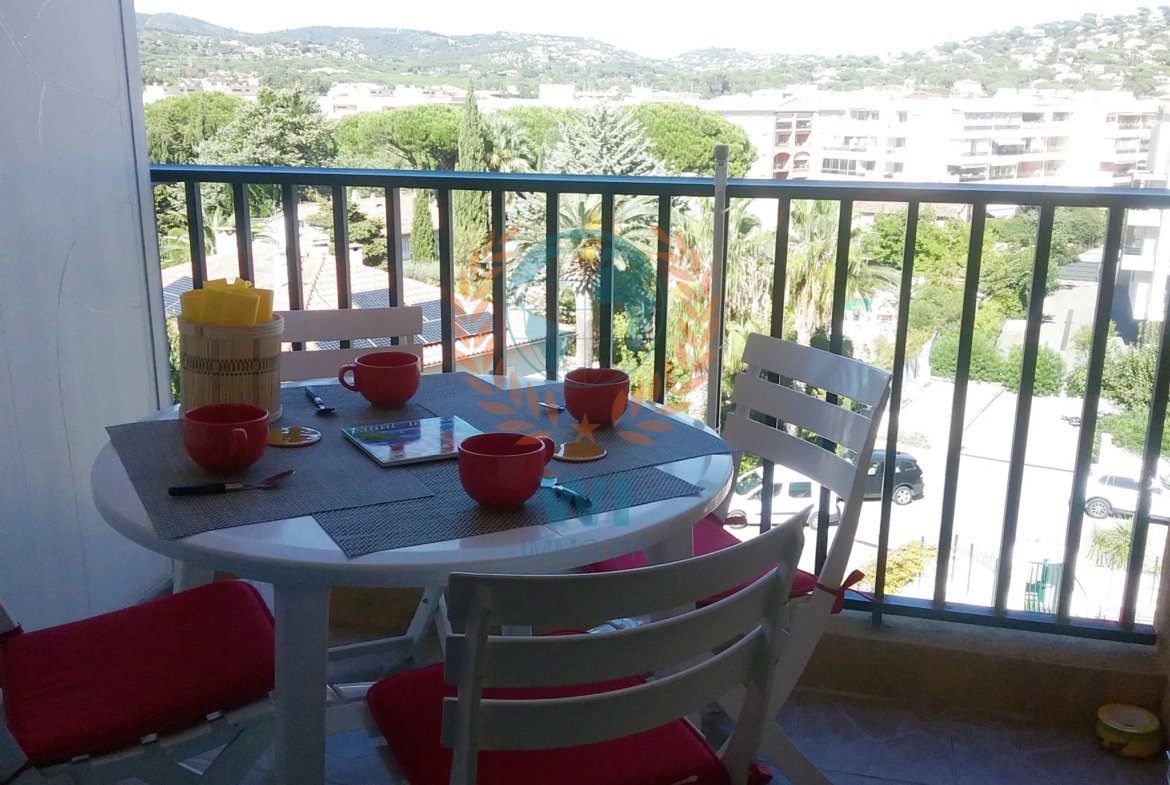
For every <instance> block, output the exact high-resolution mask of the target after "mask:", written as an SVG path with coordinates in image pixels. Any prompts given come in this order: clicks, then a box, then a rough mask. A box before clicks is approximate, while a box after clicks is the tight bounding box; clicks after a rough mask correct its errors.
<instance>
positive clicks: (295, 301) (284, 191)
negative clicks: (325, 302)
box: [280, 183, 305, 352]
mask: <svg viewBox="0 0 1170 785" xmlns="http://www.w3.org/2000/svg"><path fill="white" fill-rule="evenodd" d="M280 201H281V203H282V204H283V205H284V262H285V267H286V270H287V273H288V309H289V310H290V311H299V310H301V309H302V308H304V307H305V289H304V284H303V282H302V280H301V225H300V221H299V220H298V218H297V187H296V186H295V185H293V184H292V183H285V184H284V185H282V186H281V187H280ZM292 348H293V351H296V352H299V351H301V350H302V349H304V348H305V347H304V344H302V343H301V342H299V341H298V342H296V343H294V344H293V345H292Z"/></svg>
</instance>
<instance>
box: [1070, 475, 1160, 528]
mask: <svg viewBox="0 0 1170 785" xmlns="http://www.w3.org/2000/svg"><path fill="white" fill-rule="evenodd" d="M1134 475H1135V472H1133V471H1116V470H1110V469H1106V468H1101V467H1098V468H1096V469H1094V470H1092V471H1090V472H1089V479H1088V481H1087V483H1086V485H1085V514H1086V515H1088V516H1089V517H1090V518H1098V519H1100V518H1108V517H1110V516H1114V515H1133V514H1134V511H1135V510H1137V503H1138V489H1140V488H1141V482H1140V478H1139V477H1137V476H1134ZM1150 520H1151V521H1155V522H1157V523H1167V522H1170V485H1168V484H1167V483H1166V481H1165V480H1162V479H1158V480H1155V481H1154V484H1153V486H1152V487H1151V488H1150Z"/></svg>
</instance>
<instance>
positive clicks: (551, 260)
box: [544, 191, 561, 381]
mask: <svg viewBox="0 0 1170 785" xmlns="http://www.w3.org/2000/svg"><path fill="white" fill-rule="evenodd" d="M544 198H545V202H544V375H545V376H546V377H547V378H548V379H549V380H550V381H556V379H557V371H558V369H559V368H560V364H561V293H560V283H561V271H560V261H561V252H560V244H561V238H560V234H561V228H560V218H561V213H560V195H559V194H558V193H557V192H556V191H550V192H549V193H547V194H545V197H544Z"/></svg>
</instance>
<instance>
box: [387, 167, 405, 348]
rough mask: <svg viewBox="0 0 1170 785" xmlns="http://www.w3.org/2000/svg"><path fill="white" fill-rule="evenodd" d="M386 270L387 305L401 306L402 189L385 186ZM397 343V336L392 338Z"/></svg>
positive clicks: (402, 291)
mask: <svg viewBox="0 0 1170 785" xmlns="http://www.w3.org/2000/svg"><path fill="white" fill-rule="evenodd" d="M386 272H387V273H388V274H389V281H388V282H387V292H386V294H387V303H386V304H387V305H389V306H390V307H391V308H401V307H402V306H404V305H406V297H405V292H404V289H403V280H402V191H401V190H400V189H398V188H395V187H393V186H389V185H388V186H386ZM393 343H394V344H395V345H396V344H397V343H398V338H397V337H395V338H394V339H393Z"/></svg>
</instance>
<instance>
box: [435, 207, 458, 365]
mask: <svg viewBox="0 0 1170 785" xmlns="http://www.w3.org/2000/svg"><path fill="white" fill-rule="evenodd" d="M435 200H436V201H437V202H438V205H439V321H440V325H439V328H440V330H441V331H442V340H443V373H453V372H454V371H455V238H454V234H453V232H454V227H453V226H452V224H451V189H450V188H439V189H436V191H435Z"/></svg>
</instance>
